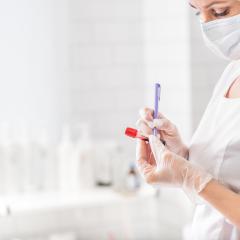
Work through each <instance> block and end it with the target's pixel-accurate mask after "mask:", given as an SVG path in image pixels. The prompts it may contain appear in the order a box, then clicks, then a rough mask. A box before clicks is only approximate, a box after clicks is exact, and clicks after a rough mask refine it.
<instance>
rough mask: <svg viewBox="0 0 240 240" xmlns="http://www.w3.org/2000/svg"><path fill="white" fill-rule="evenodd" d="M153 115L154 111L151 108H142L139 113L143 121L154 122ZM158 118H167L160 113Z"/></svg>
mask: <svg viewBox="0 0 240 240" xmlns="http://www.w3.org/2000/svg"><path fill="white" fill-rule="evenodd" d="M153 113H154V110H153V109H151V108H142V109H140V111H139V115H140V117H141V118H142V119H145V120H146V121H153ZM158 118H165V116H164V115H163V114H162V113H160V112H159V113H158Z"/></svg>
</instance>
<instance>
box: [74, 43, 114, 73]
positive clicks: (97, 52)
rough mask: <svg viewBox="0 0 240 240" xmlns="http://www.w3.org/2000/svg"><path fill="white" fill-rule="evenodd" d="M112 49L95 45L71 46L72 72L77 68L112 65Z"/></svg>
mask: <svg viewBox="0 0 240 240" xmlns="http://www.w3.org/2000/svg"><path fill="white" fill-rule="evenodd" d="M112 55H113V53H112V48H111V47H109V46H96V45H85V46H84V45H72V47H71V56H70V58H71V64H72V67H73V69H74V70H77V69H79V67H94V66H106V65H111V64H112V63H113V57H112Z"/></svg>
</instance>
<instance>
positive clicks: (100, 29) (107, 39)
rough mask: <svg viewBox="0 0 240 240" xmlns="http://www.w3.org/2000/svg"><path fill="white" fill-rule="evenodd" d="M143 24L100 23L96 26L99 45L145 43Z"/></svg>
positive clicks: (138, 22) (139, 22)
mask: <svg viewBox="0 0 240 240" xmlns="http://www.w3.org/2000/svg"><path fill="white" fill-rule="evenodd" d="M142 27H143V26H142V22H141V21H135V22H129V23H128V22H118V23H117V22H115V23H114V22H110V21H109V22H99V23H96V24H95V40H96V42H97V43H108V44H118V43H139V42H143V29H142Z"/></svg>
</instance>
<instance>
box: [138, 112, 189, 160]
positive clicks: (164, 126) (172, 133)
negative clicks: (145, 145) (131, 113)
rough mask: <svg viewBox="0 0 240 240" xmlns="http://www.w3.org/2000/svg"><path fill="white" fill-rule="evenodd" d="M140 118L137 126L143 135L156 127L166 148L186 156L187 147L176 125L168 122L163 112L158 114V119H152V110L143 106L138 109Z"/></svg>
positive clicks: (150, 132)
mask: <svg viewBox="0 0 240 240" xmlns="http://www.w3.org/2000/svg"><path fill="white" fill-rule="evenodd" d="M139 113H140V119H139V120H138V121H137V127H138V128H139V130H140V131H141V132H142V133H143V135H150V134H152V129H153V128H154V127H156V128H157V129H158V133H159V137H160V139H161V140H163V141H164V142H165V144H166V145H165V146H166V147H167V149H168V150H170V151H172V152H174V153H176V154H177V155H180V156H182V157H184V158H186V159H187V158H188V147H187V146H186V145H185V144H184V143H183V141H182V139H181V136H180V134H179V132H178V129H177V127H176V126H175V125H174V124H173V123H172V122H170V121H169V120H168V119H167V118H166V117H165V116H164V115H163V114H161V113H159V114H158V119H153V110H152V109H149V108H144V109H141V110H140V112H139Z"/></svg>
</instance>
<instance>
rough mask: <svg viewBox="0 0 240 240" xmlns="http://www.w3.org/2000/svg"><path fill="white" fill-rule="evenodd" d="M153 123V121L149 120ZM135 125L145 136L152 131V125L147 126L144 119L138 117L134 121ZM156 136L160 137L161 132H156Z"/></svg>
mask: <svg viewBox="0 0 240 240" xmlns="http://www.w3.org/2000/svg"><path fill="white" fill-rule="evenodd" d="M151 123H152V125H153V122H151ZM136 126H137V128H138V130H139V131H140V132H141V134H142V135H143V136H145V137H149V135H151V134H152V133H153V130H152V129H153V126H152V127H151V126H149V124H148V123H147V122H146V121H144V120H143V119H141V118H140V119H138V121H137V122H136ZM157 137H158V138H160V137H161V134H160V133H158V134H157Z"/></svg>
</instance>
